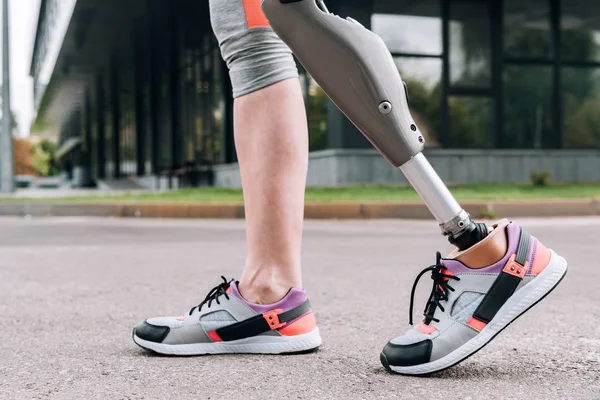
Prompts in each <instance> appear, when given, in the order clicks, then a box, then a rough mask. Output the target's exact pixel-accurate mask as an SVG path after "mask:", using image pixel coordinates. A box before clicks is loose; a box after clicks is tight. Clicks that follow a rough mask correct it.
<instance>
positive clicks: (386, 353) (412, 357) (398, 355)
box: [381, 339, 433, 368]
mask: <svg viewBox="0 0 600 400" xmlns="http://www.w3.org/2000/svg"><path fill="white" fill-rule="evenodd" d="M432 347H433V343H432V341H431V340H430V339H427V340H423V341H420V342H416V343H411V344H394V343H392V342H388V344H386V345H385V347H384V348H383V351H382V352H381V362H382V363H383V365H384V366H385V367H386V368H389V366H397V367H409V366H413V365H421V364H425V363H428V362H429V361H430V360H431V349H432Z"/></svg>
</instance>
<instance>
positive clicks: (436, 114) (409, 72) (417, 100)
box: [394, 57, 442, 147]
mask: <svg viewBox="0 0 600 400" xmlns="http://www.w3.org/2000/svg"><path fill="white" fill-rule="evenodd" d="M394 61H395V62H396V66H397V67H398V71H400V75H401V76H402V80H404V82H406V87H407V89H408V97H409V98H408V105H409V107H410V111H411V113H412V116H413V118H414V120H415V122H416V123H417V124H418V125H419V129H420V130H421V132H422V133H423V136H425V140H426V141H425V143H426V144H427V146H428V147H439V145H440V144H439V141H438V138H439V132H440V131H441V105H440V100H441V77H442V60H441V59H438V58H419V57H395V58H394Z"/></svg>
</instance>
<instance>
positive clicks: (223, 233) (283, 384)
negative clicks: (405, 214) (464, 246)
mask: <svg viewBox="0 0 600 400" xmlns="http://www.w3.org/2000/svg"><path fill="white" fill-rule="evenodd" d="M520 222H521V223H522V225H523V226H525V227H526V228H527V229H529V230H530V231H531V232H532V233H533V234H534V235H535V236H537V237H539V238H540V239H541V240H542V241H544V242H546V244H547V245H548V246H549V247H552V248H554V249H555V250H556V251H557V252H559V253H560V254H562V255H563V256H565V257H566V258H567V260H568V261H569V263H570V265H569V266H570V271H569V273H568V275H567V277H566V278H565V280H564V281H563V283H561V285H560V286H559V287H558V288H557V289H556V290H555V291H554V292H553V293H552V295H550V296H549V297H548V298H547V299H546V300H544V301H543V302H541V303H540V304H539V305H538V306H536V307H535V308H533V309H532V310H531V311H529V312H528V313H527V314H525V316H523V317H522V318H521V319H519V320H518V321H517V322H516V323H514V324H512V325H511V326H509V327H508V328H507V329H506V330H505V331H504V332H503V333H502V334H501V335H499V336H498V337H497V338H496V339H495V340H494V341H493V342H492V343H491V344H490V345H488V346H487V347H485V348H484V349H483V350H481V351H480V352H479V353H477V354H476V355H475V356H473V357H472V358H470V359H469V360H467V361H465V362H464V363H463V364H460V365H458V366H456V367H454V368H452V369H450V370H447V371H445V372H442V373H439V374H437V375H434V376H432V377H428V378H409V377H403V376H398V375H392V374H390V373H388V372H386V371H385V370H384V369H383V367H382V366H381V365H380V363H379V352H380V350H381V348H382V347H383V346H384V344H385V343H386V341H387V340H388V339H390V338H391V337H393V336H395V335H397V334H399V333H400V332H403V331H404V330H405V329H406V327H407V314H408V302H409V294H410V288H411V286H412V283H413V280H414V278H415V276H416V274H417V273H418V272H419V271H420V270H421V269H423V268H425V267H426V266H428V265H430V264H431V263H433V262H434V261H435V260H434V255H435V251H436V250H438V249H439V250H443V251H445V250H448V249H449V246H448V245H446V244H445V243H444V240H443V238H442V237H441V236H440V235H439V232H438V230H437V227H436V226H434V224H432V223H431V222H427V221H423V222H414V221H368V222H343V221H310V222H308V223H307V226H306V235H305V247H304V268H305V270H304V272H305V286H306V288H307V289H308V291H309V295H310V298H311V302H312V303H313V306H314V308H315V310H316V315H317V321H318V323H319V325H320V328H321V334H322V336H323V340H324V344H323V346H322V348H321V349H320V350H319V351H318V352H316V353H313V354H308V355H300V356H211V357H192V358H173V357H159V356H153V355H151V354H148V353H146V352H144V351H143V350H142V349H140V348H138V347H137V346H135V345H134V344H133V342H132V341H131V328H132V327H133V326H134V325H135V324H136V323H138V322H140V321H141V320H143V319H144V318H146V317H150V316H157V315H179V314H181V313H182V312H184V311H186V310H189V308H191V307H192V306H193V305H196V304H198V303H199V302H200V301H201V300H202V299H203V298H204V296H205V295H206V292H207V291H208V290H209V289H210V288H212V287H213V286H214V285H215V284H217V283H218V282H219V279H220V278H219V277H220V275H222V274H224V275H226V276H227V277H237V276H239V275H240V269H241V266H242V265H243V263H244V252H245V250H244V230H243V222H242V221H159V220H117V219H112V220H111V219H81V218H77V219H32V220H31V219H30V220H27V219H11V218H8V219H0V398H2V399H32V398H35V399H38V398H39V399H42V398H44V399H45V398H53V399H59V398H60V399H112V398H115V399H209V398H210V399H282V398H285V399H353V398H361V399H378V398H382V399H387V398H399V399H413V398H414V399H420V400H423V399H496V398H497V399H544V400H546V399H594V400H597V399H600V384H599V382H598V380H599V379H600V269H599V265H598V264H599V261H598V260H599V257H598V255H599V252H600V219H598V218H581V219H555V220H522V221H520ZM428 290H430V283H429V282H427V279H424V282H423V284H422V285H421V286H420V290H419V299H420V300H419V306H418V309H419V310H420V309H421V307H422V305H423V302H424V300H425V297H426V294H427V292H428Z"/></svg>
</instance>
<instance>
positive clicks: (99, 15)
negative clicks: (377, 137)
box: [31, 0, 600, 187]
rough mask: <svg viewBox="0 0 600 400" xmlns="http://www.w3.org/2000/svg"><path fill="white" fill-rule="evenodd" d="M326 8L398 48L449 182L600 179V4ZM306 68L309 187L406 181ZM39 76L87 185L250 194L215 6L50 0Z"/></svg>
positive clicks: (537, 1) (41, 120) (39, 103)
mask: <svg viewBox="0 0 600 400" xmlns="http://www.w3.org/2000/svg"><path fill="white" fill-rule="evenodd" d="M305 1H308V0H305ZM327 5H328V7H329V9H330V11H332V12H333V13H335V14H337V15H340V16H352V17H353V18H354V19H356V20H358V21H359V22H361V23H362V24H363V25H365V26H366V27H367V28H369V29H371V30H373V31H374V32H375V33H377V34H379V35H380V36H381V37H382V38H383V40H384V41H385V43H386V44H387V45H388V47H389V49H390V51H391V52H392V54H393V56H394V60H395V61H396V63H397V66H398V69H399V71H400V73H401V75H402V77H403V79H404V81H405V82H406V84H407V87H408V93H409V104H410V107H411V111H412V113H413V116H414V118H415V120H416V122H417V123H418V124H419V125H420V129H421V131H422V132H423V133H424V134H425V136H426V141H427V142H426V143H427V151H426V152H427V155H428V156H429V158H430V159H431V160H432V163H433V164H434V166H435V167H436V168H437V169H438V170H439V171H440V174H441V175H442V177H443V178H444V179H446V180H447V181H449V182H453V183H454V182H456V183H470V182H495V181H523V180H528V176H529V173H530V172H531V171H532V170H533V169H540V170H542V169H544V170H549V171H550V172H551V173H552V175H553V178H554V179H555V180H559V181H560V180H562V181H598V180H600V158H599V157H598V155H599V152H598V151H597V149H599V148H600V117H598V115H600V114H598V112H597V110H598V109H599V108H600V79H598V78H600V76H599V73H600V5H592V3H590V2H588V1H585V0H418V1H416V0H366V1H365V0H360V1H359V0H329V1H328V2H327ZM56 43H58V45H57V44H56ZM53 46H54V47H56V48H57V51H56V53H57V54H56V55H55V59H56V61H55V62H54V58H52V59H51V60H50V61H49V60H48V59H49V57H50V56H49V55H48V54H49V53H50V51H49V50H48V49H49V48H52V47H53ZM48 65H50V66H48ZM299 69H300V71H301V81H302V85H303V88H304V95H305V104H306V109H307V113H308V118H309V130H310V146H311V151H312V154H311V166H310V172H309V184H311V185H331V184H346V183H391V182H404V181H403V178H402V176H401V174H400V173H399V172H398V171H396V170H394V169H393V168H391V167H389V166H388V165H387V164H386V163H385V161H384V160H383V159H382V158H381V157H380V156H379V155H378V154H377V152H376V151H374V150H373V149H371V146H370V144H369V143H368V142H367V141H366V140H365V139H364V138H363V137H362V136H361V135H360V134H359V133H358V132H357V130H356V129H355V128H354V127H353V126H352V124H351V123H350V122H349V121H348V120H347V119H346V118H345V117H344V116H343V114H342V113H341V112H340V111H339V110H337V108H336V107H335V106H334V105H333V104H332V103H331V102H330V101H329V100H328V99H327V98H326V96H325V95H324V93H323V92H322V90H321V89H320V88H319V87H318V85H316V84H315V83H314V81H312V79H311V78H310V77H309V76H308V75H307V74H306V73H304V72H303V71H302V68H301V67H300V66H299ZM44 71H46V72H44ZM31 73H32V76H33V77H34V81H35V101H36V107H37V119H36V125H38V126H43V127H45V128H47V127H48V126H50V127H51V128H52V129H55V130H57V132H59V134H60V140H61V143H62V144H63V147H62V151H61V154H62V159H63V167H64V168H65V170H67V171H69V172H70V174H71V177H72V178H73V179H75V181H76V183H77V184H81V185H90V184H94V183H96V182H99V181H112V180H118V179H123V178H129V179H133V180H136V181H137V182H139V183H141V184H143V185H145V186H149V187H157V186H160V187H168V186H171V187H173V186H198V185H220V186H239V184H240V182H239V171H238V170H237V165H236V164H235V162H236V154H235V147H234V142H233V123H232V121H233V115H232V111H233V100H232V97H231V86H230V82H229V78H228V74H227V69H226V66H225V65H224V63H223V61H222V59H221V57H220V53H219V48H218V45H217V42H216V40H215V38H214V36H213V34H212V30H211V26H210V18H209V15H208V2H207V1H197V0H174V1H168V2H167V1H162V0H120V1H116V0H42V2H41V9H40V16H39V21H38V30H37V35H36V41H35V48H34V52H33V60H32V68H31Z"/></svg>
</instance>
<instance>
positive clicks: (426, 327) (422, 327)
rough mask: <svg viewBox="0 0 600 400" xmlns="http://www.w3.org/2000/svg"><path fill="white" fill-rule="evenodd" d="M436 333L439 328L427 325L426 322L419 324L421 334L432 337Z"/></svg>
mask: <svg viewBox="0 0 600 400" xmlns="http://www.w3.org/2000/svg"><path fill="white" fill-rule="evenodd" d="M435 331H437V328H436V327H435V326H433V325H431V324H429V325H426V324H425V322H424V321H421V323H420V324H419V332H421V333H424V334H426V335H431V334H432V333H433V332H435Z"/></svg>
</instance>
